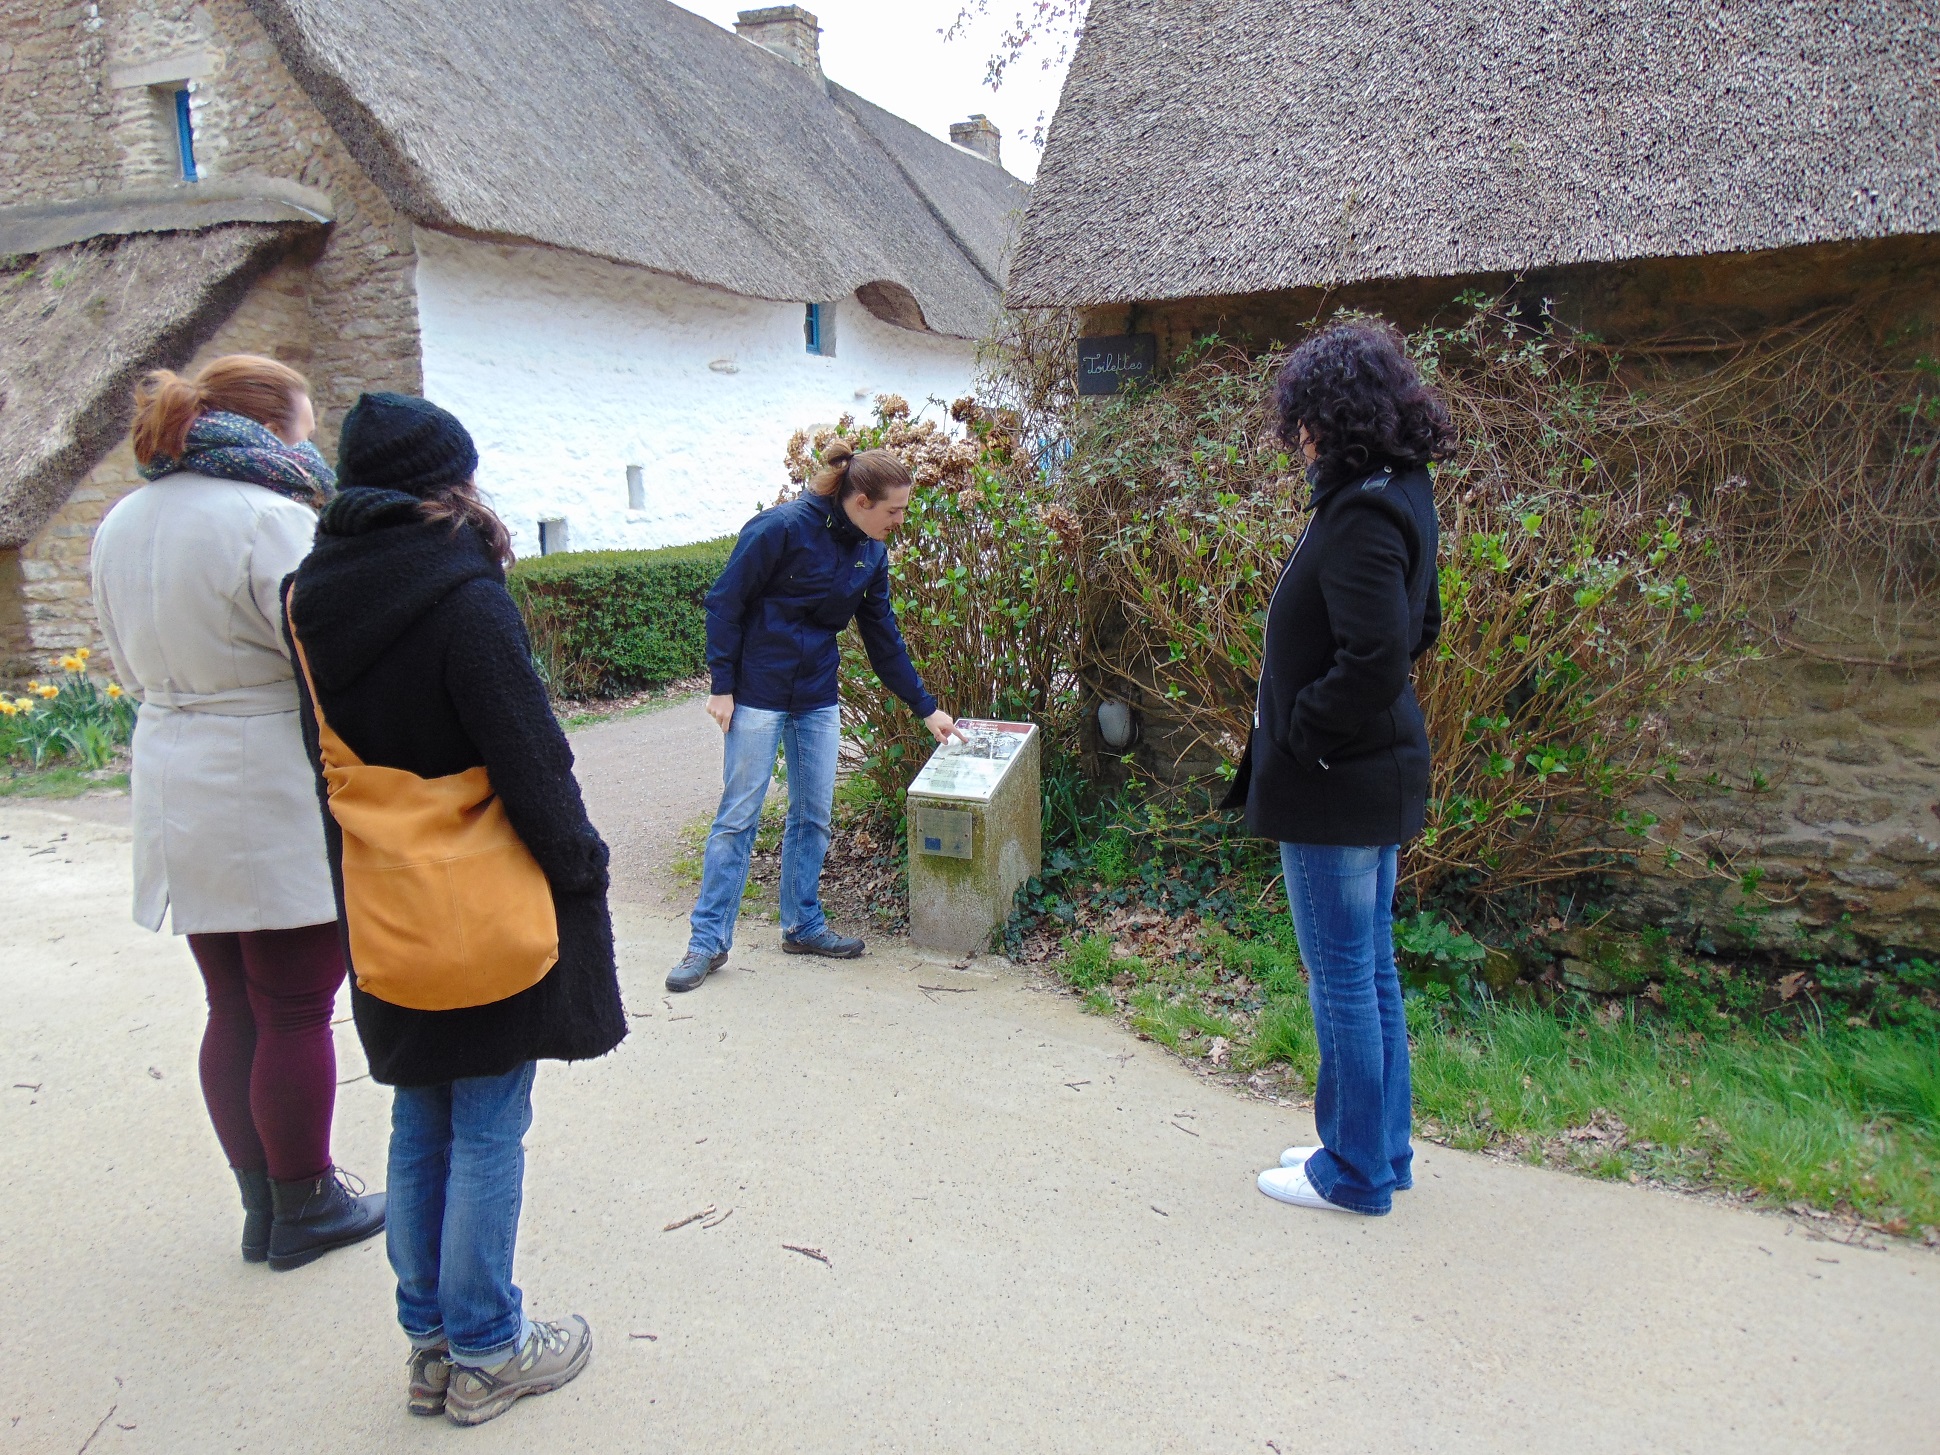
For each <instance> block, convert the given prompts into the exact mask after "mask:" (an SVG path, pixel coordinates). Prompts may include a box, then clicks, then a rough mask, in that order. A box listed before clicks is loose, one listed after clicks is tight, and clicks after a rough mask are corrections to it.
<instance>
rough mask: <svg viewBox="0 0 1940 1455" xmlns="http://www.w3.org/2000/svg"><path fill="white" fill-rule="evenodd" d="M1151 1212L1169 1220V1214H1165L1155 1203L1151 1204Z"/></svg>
mask: <svg viewBox="0 0 1940 1455" xmlns="http://www.w3.org/2000/svg"><path fill="white" fill-rule="evenodd" d="M1152 1211H1153V1212H1155V1213H1157V1214H1158V1215H1159V1216H1160V1217H1162V1218H1169V1217H1171V1216H1172V1214H1171V1213H1169V1212H1167V1211H1166V1210H1165V1209H1164V1208H1162V1207H1160V1206H1159V1205H1158V1204H1157V1203H1156V1202H1155V1203H1153V1204H1152Z"/></svg>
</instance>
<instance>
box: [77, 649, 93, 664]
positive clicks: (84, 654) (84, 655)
mask: <svg viewBox="0 0 1940 1455" xmlns="http://www.w3.org/2000/svg"><path fill="white" fill-rule="evenodd" d="M74 655H75V656H77V657H79V658H80V659H81V660H82V661H83V662H85V661H87V659H88V658H89V657H92V656H93V655H94V653H93V652H90V651H89V650H88V649H87V648H86V647H76V648H75V649H74Z"/></svg>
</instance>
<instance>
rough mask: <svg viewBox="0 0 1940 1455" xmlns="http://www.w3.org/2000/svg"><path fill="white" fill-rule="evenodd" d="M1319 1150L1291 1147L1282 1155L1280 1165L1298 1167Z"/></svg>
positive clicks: (1315, 1148) (1316, 1148)
mask: <svg viewBox="0 0 1940 1455" xmlns="http://www.w3.org/2000/svg"><path fill="white" fill-rule="evenodd" d="M1319 1150H1320V1148H1318V1147H1289V1148H1287V1149H1286V1151H1284V1152H1282V1153H1281V1154H1280V1165H1281V1166H1282V1167H1298V1166H1300V1165H1301V1164H1302V1163H1304V1162H1305V1161H1306V1160H1307V1159H1308V1158H1309V1157H1311V1156H1313V1154H1314V1153H1316V1152H1318V1151H1319Z"/></svg>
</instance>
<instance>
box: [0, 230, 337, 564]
mask: <svg viewBox="0 0 1940 1455" xmlns="http://www.w3.org/2000/svg"><path fill="white" fill-rule="evenodd" d="M315 228H316V224H310V223H287V222H286V223H235V224H229V225H225V226H220V227H214V228H209V229H206V230H204V231H200V232H139V233H135V234H132V235H128V236H108V237H101V238H96V239H93V240H91V241H87V242H81V243H76V244H74V245H73V246H70V247H63V248H56V249H52V250H50V251H47V252H43V253H40V254H39V255H37V256H28V257H20V256H15V257H10V258H7V259H6V260H5V262H4V263H0V268H4V269H5V271H4V272H0V338H5V339H6V341H7V347H6V352H5V355H4V362H0V546H19V545H24V544H25V543H26V541H27V539H28V538H29V537H30V536H32V535H33V533H34V532H35V531H37V530H39V529H40V527H41V525H42V524H43V523H44V522H45V521H46V520H47V518H48V517H49V516H50V515H52V514H53V513H54V512H55V511H56V510H58V509H59V508H60V506H61V502H62V501H64V500H66V499H67V495H68V492H69V491H70V490H72V489H73V488H74V482H75V481H76V480H78V479H80V478H81V476H83V475H85V474H86V473H87V472H88V471H89V470H90V469H92V468H93V467H94V465H95V462H96V461H98V460H99V459H100V458H101V457H102V456H103V455H105V454H106V453H107V452H108V451H109V450H110V449H112V448H113V447H114V445H115V443H116V442H117V441H118V440H119V439H120V438H121V437H122V436H123V435H124V434H126V433H127V430H128V423H129V419H130V417H131V415H132V413H133V406H132V394H133V391H134V386H135V383H136V381H137V380H138V379H139V378H140V377H141V375H142V374H143V373H144V372H145V371H146V370H149V369H154V368H179V367H180V366H181V365H183V364H184V363H186V362H187V361H188V359H189V358H190V357H191V356H192V355H193V354H194V353H195V351H196V349H197V348H199V347H200V346H201V345H202V344H203V343H205V342H206V341H207V340H208V339H209V337H210V336H211V335H212V334H213V333H214V332H215V331H216V329H217V328H218V327H220V326H221V324H222V322H223V321H224V320H225V319H227V318H228V316H229V315H230V314H231V313H232V312H234V311H235V308H236V305H237V304H238V303H240V302H241V301H242V296H243V294H244V293H246V292H247V291H248V289H249V285H250V284H251V283H252V282H253V281H254V280H255V279H256V277H257V276H258V275H260V274H261V273H262V272H263V271H264V270H265V269H266V268H268V267H269V266H270V265H271V264H273V263H274V262H275V261H276V260H277V259H278V258H280V257H282V256H283V254H284V253H285V252H286V251H287V250H288V249H289V247H290V245H291V244H292V243H293V242H294V241H295V240H296V239H298V238H300V237H302V236H304V235H306V234H308V233H311V232H313V231H314V230H315Z"/></svg>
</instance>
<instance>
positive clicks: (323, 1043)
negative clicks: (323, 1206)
mask: <svg viewBox="0 0 1940 1455" xmlns="http://www.w3.org/2000/svg"><path fill="white" fill-rule="evenodd" d="M189 950H190V951H191V953H193V954H194V956H195V963H196V964H197V965H199V966H200V967H201V968H202V979H203V983H204V984H205V985H206V986H207V987H208V992H209V1028H208V1029H207V1030H206V1031H204V1032H203V1035H202V1063H201V1070H202V1099H203V1101H205V1102H206V1103H208V1107H209V1120H210V1121H212V1122H214V1123H215V1128H216V1139H217V1140H218V1141H220V1142H221V1143H222V1150H223V1154H224V1155H225V1156H226V1157H228V1159H229V1165H230V1166H231V1167H238V1168H242V1169H244V1170H245V1171H263V1170H267V1171H268V1173H269V1175H270V1176H271V1177H273V1178H275V1179H276V1180H277V1181H279V1182H297V1181H302V1180H303V1179H305V1178H310V1177H316V1176H319V1175H321V1174H322V1173H323V1172H324V1171H326V1170H327V1169H328V1168H329V1166H330V1117H331V1113H332V1112H334V1111H335V1110H336V1104H337V1048H336V1045H335V1043H334V1042H332V1040H331V1039H330V1012H331V1010H332V1008H333V1007H334V1006H335V1005H336V1002H337V987H338V986H339V985H341V984H343V979H344V960H343V950H342V948H341V947H340V946H339V944H338V941H337V926H336V924H335V922H334V921H333V922H332V923H330V924H327V925H306V926H305V927H304V928H302V929H300V930H249V931H245V932H243V933H241V934H223V935H190V936H189Z"/></svg>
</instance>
